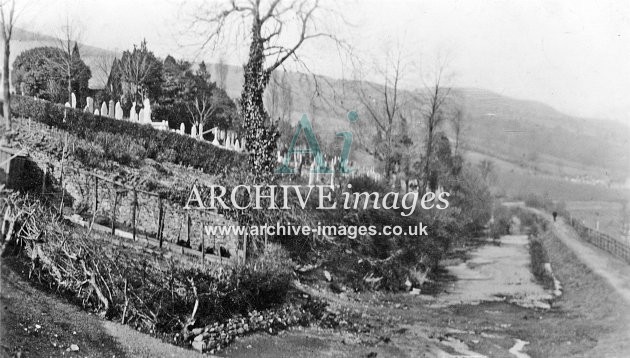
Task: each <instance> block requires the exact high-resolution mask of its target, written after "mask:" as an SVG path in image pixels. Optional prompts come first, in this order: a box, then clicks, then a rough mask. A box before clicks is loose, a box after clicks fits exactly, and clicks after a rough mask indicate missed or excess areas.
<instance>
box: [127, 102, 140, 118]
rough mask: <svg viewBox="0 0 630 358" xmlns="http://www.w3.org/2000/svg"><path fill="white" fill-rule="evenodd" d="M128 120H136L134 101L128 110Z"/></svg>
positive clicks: (136, 113)
mask: <svg viewBox="0 0 630 358" xmlns="http://www.w3.org/2000/svg"><path fill="white" fill-rule="evenodd" d="M129 120H130V121H132V122H134V121H135V122H137V121H138V112H136V102H133V103H132V104H131V110H130V111H129Z"/></svg>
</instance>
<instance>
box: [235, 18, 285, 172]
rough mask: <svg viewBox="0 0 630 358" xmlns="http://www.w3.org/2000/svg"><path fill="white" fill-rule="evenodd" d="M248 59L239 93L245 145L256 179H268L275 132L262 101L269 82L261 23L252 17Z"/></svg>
mask: <svg viewBox="0 0 630 358" xmlns="http://www.w3.org/2000/svg"><path fill="white" fill-rule="evenodd" d="M252 34H253V35H252V43H251V46H250V49H249V61H248V62H247V64H246V65H245V69H244V72H245V83H244V84H243V92H242V93H241V115H242V118H243V120H244V125H243V127H244V129H245V141H246V142H245V143H246V149H247V151H248V152H249V153H250V155H249V161H250V164H251V167H252V170H253V171H254V173H253V174H254V177H255V180H256V181H257V182H258V183H265V182H267V181H269V179H270V178H271V175H272V174H273V170H274V166H275V155H274V152H275V149H276V140H277V138H278V132H277V130H276V128H275V127H274V126H273V125H272V124H271V123H269V115H268V114H267V112H266V111H265V107H264V105H263V94H264V92H265V88H266V87H267V84H268V83H269V72H268V71H266V70H265V68H264V60H265V57H264V55H263V50H264V47H263V45H264V44H263V40H262V38H261V23H260V20H259V19H257V18H255V19H254V24H253V29H252Z"/></svg>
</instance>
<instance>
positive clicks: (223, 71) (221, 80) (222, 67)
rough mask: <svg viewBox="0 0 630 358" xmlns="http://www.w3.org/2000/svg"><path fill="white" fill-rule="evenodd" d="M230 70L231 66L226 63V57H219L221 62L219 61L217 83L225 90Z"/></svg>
mask: <svg viewBox="0 0 630 358" xmlns="http://www.w3.org/2000/svg"><path fill="white" fill-rule="evenodd" d="M229 71H230V67H229V66H228V65H227V64H226V63H225V58H223V57H221V58H219V63H217V85H218V86H219V88H220V89H222V90H224V91H225V88H226V86H227V77H228V73H229Z"/></svg>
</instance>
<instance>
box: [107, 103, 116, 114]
mask: <svg viewBox="0 0 630 358" xmlns="http://www.w3.org/2000/svg"><path fill="white" fill-rule="evenodd" d="M107 108H108V111H107V114H109V116H110V117H112V118H114V115H115V112H114V111H115V108H116V104H115V103H114V100H113V99H110V100H109V106H107Z"/></svg>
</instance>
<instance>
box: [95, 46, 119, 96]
mask: <svg viewBox="0 0 630 358" xmlns="http://www.w3.org/2000/svg"><path fill="white" fill-rule="evenodd" d="M116 57H117V56H116V52H113V51H101V52H99V54H98V55H97V56H96V63H95V67H96V68H95V71H94V73H93V74H92V75H93V76H94V78H95V79H96V80H97V81H98V82H99V83H102V84H103V85H104V86H105V87H106V88H107V90H108V91H109V92H110V93H114V92H115V91H114V84H113V83H110V82H111V79H112V72H113V71H114V64H115V62H116Z"/></svg>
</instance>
